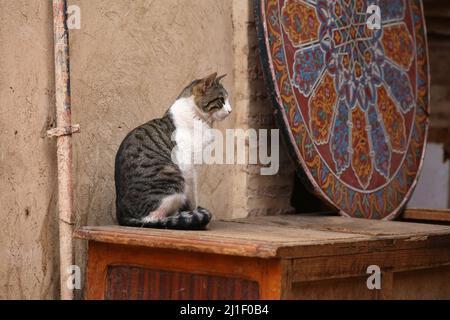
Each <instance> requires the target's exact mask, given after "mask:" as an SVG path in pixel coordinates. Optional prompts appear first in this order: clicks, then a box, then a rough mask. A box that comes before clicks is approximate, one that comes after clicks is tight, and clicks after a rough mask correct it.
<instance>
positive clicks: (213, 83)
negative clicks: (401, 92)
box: [181, 72, 232, 121]
mask: <svg viewBox="0 0 450 320" xmlns="http://www.w3.org/2000/svg"><path fill="white" fill-rule="evenodd" d="M225 76H226V75H222V76H220V77H217V73H216V72H215V73H213V74H211V75H209V76H207V77H205V78H203V79H198V80H195V81H193V82H192V83H191V84H190V85H189V86H188V87H186V88H185V89H184V90H183V92H182V94H181V96H182V97H192V98H193V100H194V102H195V107H196V109H197V110H196V111H197V113H199V115H200V116H201V117H202V118H204V119H208V120H213V121H221V120H223V119H225V118H226V117H227V116H228V115H229V114H230V113H231V111H232V108H231V105H230V101H229V99H228V92H227V90H226V89H225V88H224V86H223V85H222V84H221V83H220V81H221V80H222V79H223V78H224V77H225Z"/></svg>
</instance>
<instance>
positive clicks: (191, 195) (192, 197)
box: [184, 166, 198, 210]
mask: <svg viewBox="0 0 450 320" xmlns="http://www.w3.org/2000/svg"><path fill="white" fill-rule="evenodd" d="M184 181H185V194H186V198H187V204H188V208H189V210H194V209H196V208H197V204H198V198H197V172H196V170H195V168H194V166H191V167H190V168H189V169H188V170H186V172H185V174H184Z"/></svg>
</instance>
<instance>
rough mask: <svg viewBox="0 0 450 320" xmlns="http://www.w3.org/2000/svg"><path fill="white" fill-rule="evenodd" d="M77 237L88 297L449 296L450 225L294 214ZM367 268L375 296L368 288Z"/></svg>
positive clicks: (83, 232)
mask: <svg viewBox="0 0 450 320" xmlns="http://www.w3.org/2000/svg"><path fill="white" fill-rule="evenodd" d="M75 235H76V237H78V238H82V239H87V240H88V241H89V243H88V245H89V250H88V262H87V298H88V299H428V298H430V299H436V298H447V299H449V298H450V226H445V225H431V224H420V223H410V222H388V221H368V220H359V219H350V218H344V217H337V216H319V215H292V216H277V217H258V218H247V219H242V220H233V221H214V222H212V223H211V225H210V227H209V230H208V231H171V230H158V229H138V228H125V227H118V226H106V227H84V228H81V229H79V230H77V231H76V233H75ZM371 265H375V266H378V267H379V268H380V270H381V289H379V290H378V289H376V288H375V289H372V290H370V289H368V287H367V281H368V278H369V277H370V276H371V275H372V274H368V273H367V269H368V267H369V266H371ZM373 279H374V278H373V277H372V278H371V279H370V280H369V282H370V283H372V284H373V283H375V282H374V281H372V280H373Z"/></svg>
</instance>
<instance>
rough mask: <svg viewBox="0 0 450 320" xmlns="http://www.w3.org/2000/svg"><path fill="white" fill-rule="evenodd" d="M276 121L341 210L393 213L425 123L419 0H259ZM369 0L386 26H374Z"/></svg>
mask: <svg viewBox="0 0 450 320" xmlns="http://www.w3.org/2000/svg"><path fill="white" fill-rule="evenodd" d="M258 3H259V4H260V14H261V25H260V26H259V27H260V28H261V30H263V32H264V35H265V39H266V42H265V44H264V48H266V49H267V50H266V52H265V53H264V52H263V60H264V54H267V57H266V59H267V62H268V63H269V66H270V68H268V69H267V70H266V71H269V74H268V76H269V78H271V79H273V80H272V81H274V84H273V85H274V88H275V91H274V92H276V96H275V98H276V101H277V102H278V104H279V107H280V110H281V111H282V117H280V121H284V125H286V126H289V128H290V135H289V138H290V139H291V142H292V146H293V148H294V149H293V151H292V152H294V155H295V156H297V158H298V160H299V164H300V165H301V167H302V169H303V171H304V173H305V175H306V176H307V177H308V178H309V180H310V181H311V183H312V185H313V187H314V189H315V191H316V192H317V193H318V195H320V196H321V197H322V198H324V199H325V200H326V201H328V202H330V203H331V204H333V205H335V206H336V207H337V208H339V209H340V211H341V212H342V213H343V214H346V215H350V216H355V217H365V218H373V219H382V218H392V217H394V216H395V215H396V214H397V213H398V212H399V209H400V208H401V207H402V206H403V205H404V203H405V201H406V200H407V198H408V197H409V196H410V194H411V192H412V189H413V186H414V185H415V183H414V181H415V179H416V175H417V172H418V171H419V168H420V164H421V161H422V157H423V152H424V144H425V136H426V132H427V128H428V117H427V114H428V83H429V80H428V64H427V50H426V39H425V30H424V23H423V9H422V4H421V1H420V0H411V1H406V0H370V1H369V0H260V1H259V2H258ZM369 4H378V5H379V6H380V7H381V9H382V12H381V15H382V28H381V29H379V30H376V29H374V30H370V29H369V28H368V27H367V25H366V21H367V19H368V14H367V13H366V10H367V7H368V5H369Z"/></svg>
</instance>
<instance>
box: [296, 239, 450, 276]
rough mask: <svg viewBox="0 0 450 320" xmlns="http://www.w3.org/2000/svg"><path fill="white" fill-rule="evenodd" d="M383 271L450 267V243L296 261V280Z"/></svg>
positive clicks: (365, 274)
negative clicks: (376, 268) (370, 269)
mask: <svg viewBox="0 0 450 320" xmlns="http://www.w3.org/2000/svg"><path fill="white" fill-rule="evenodd" d="M370 265H377V266H379V267H380V269H381V271H382V272H401V271H411V270H421V269H430V268H436V267H443V266H450V246H447V247H438V248H418V249H408V250H390V251H374V252H370V253H361V254H357V255H339V256H336V257H334V258H329V257H316V258H307V259H296V260H295V261H294V267H293V270H294V276H293V281H294V282H301V281H316V280H324V279H337V278H351V277H358V276H367V267H368V266H370Z"/></svg>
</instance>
